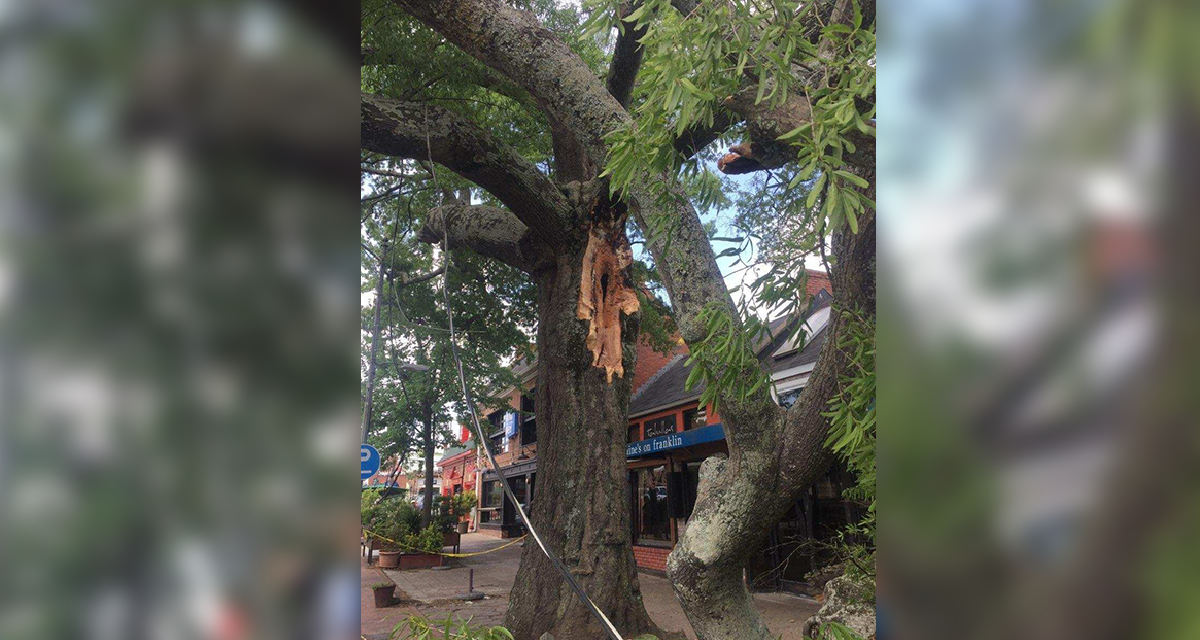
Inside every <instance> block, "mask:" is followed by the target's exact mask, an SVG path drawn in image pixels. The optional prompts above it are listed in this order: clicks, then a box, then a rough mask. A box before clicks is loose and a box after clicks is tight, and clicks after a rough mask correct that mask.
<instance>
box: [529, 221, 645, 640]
mask: <svg viewBox="0 0 1200 640" xmlns="http://www.w3.org/2000/svg"><path fill="white" fill-rule="evenodd" d="M622 220H623V218H622ZM622 228H623V227H622ZM615 240H616V242H615V244H618V245H619V244H622V243H624V246H625V247H627V246H628V244H627V242H625V238H624V232H623V230H622V231H621V232H620V236H619V238H616V239H615ZM581 248H582V247H575V250H574V251H570V250H567V251H562V252H560V253H559V257H558V258H557V260H556V262H555V265H554V267H553V268H551V269H547V270H545V271H542V272H540V273H538V274H537V282H538V298H539V299H538V334H537V353H538V378H537V379H538V384H537V398H536V400H537V421H538V466H537V474H538V479H537V484H536V485H535V494H534V498H533V504H532V516H531V518H532V520H533V524H534V526H535V527H536V528H537V531H538V533H539V535H541V536H542V538H543V540H544V542H545V543H546V544H547V545H548V546H549V547H550V548H551V549H552V550H553V551H554V552H555V553H556V554H558V555H559V557H560V558H561V559H562V561H563V563H564V564H565V565H566V566H567V567H568V569H570V571H571V573H572V574H573V575H574V576H575V577H576V578H577V579H578V580H579V582H580V584H581V585H582V586H583V588H584V590H585V591H586V592H587V594H588V595H589V596H590V597H591V599H592V600H593V601H594V602H595V603H596V606H597V607H598V608H599V609H600V610H601V611H602V612H604V614H605V615H606V616H608V617H609V619H610V620H611V621H612V622H613V624H614V625H616V627H617V629H618V630H620V631H621V633H622V634H624V637H627V638H629V637H634V636H637V635H639V634H642V633H646V632H650V631H654V627H653V624H652V623H651V622H650V618H649V616H648V615H647V614H646V610H645V606H644V604H643V603H642V595H641V587H640V586H639V585H638V578H637V566H636V564H635V563H634V558H633V548H632V546H631V540H630V533H629V532H630V525H629V488H628V482H627V472H626V469H625V437H626V431H627V429H626V423H627V420H628V410H629V395H630V391H631V389H630V387H631V380H632V378H633V370H634V364H635V359H636V357H637V350H636V340H637V331H638V322H637V316H636V315H624V314H621V315H620V316H619V318H620V320H619V322H620V331H621V336H620V364H621V366H622V367H623V369H624V373H623V375H613V376H612V379H611V380H612V381H611V383H610V382H609V381H608V373H607V372H606V370H605V369H603V368H598V367H597V366H594V365H593V361H594V359H595V355H594V353H593V351H592V349H590V348H589V344H595V341H594V340H593V341H591V342H589V339H588V335H589V322H588V321H586V320H580V319H579V318H578V313H579V300H580V296H581V294H580V291H581V286H580V285H581V279H582V278H583V277H584V274H585V271H586V270H585V269H584V265H583V262H584V258H583V254H584V251H582V250H580V249H581ZM606 250H607V251H609V252H619V251H620V250H621V248H620V247H619V246H618V247H614V246H612V244H608V245H607V246H606V247H603V248H600V249H599V251H606ZM622 276H623V282H620V283H618V282H608V281H605V282H604V286H603V287H602V289H603V290H604V291H605V292H606V293H611V291H612V289H613V288H616V287H618V286H619V285H623V286H626V287H627V286H629V280H628V271H627V270H625V271H623V273H622ZM510 597H511V602H510V604H509V608H508V617H507V620H506V626H507V627H508V628H509V630H511V631H512V633H513V636H514V637H515V638H517V639H518V640H525V639H536V638H539V637H541V635H542V634H543V633H546V632H550V633H551V634H553V636H554V637H555V638H556V639H557V640H571V639H584V638H586V639H587V640H594V639H596V638H603V637H605V632H604V631H603V630H602V628H601V626H600V624H599V623H598V622H596V620H595V619H594V618H593V617H592V615H591V614H590V613H589V612H588V610H587V608H586V607H584V605H583V604H581V603H580V601H579V599H578V597H577V596H576V595H575V593H574V592H573V591H572V590H571V588H570V586H569V585H568V584H567V583H566V581H565V580H563V579H562V578H561V576H560V574H559V573H558V571H557V570H555V568H554V566H553V565H552V564H551V563H550V561H549V560H548V559H547V558H546V557H545V555H543V554H542V552H541V550H540V549H538V547H537V545H536V544H533V543H532V542H530V543H529V544H526V545H525V551H524V553H523V554H522V556H521V566H520V570H519V571H518V573H517V579H516V585H515V586H514V587H513V590H512V593H511V596H510Z"/></svg>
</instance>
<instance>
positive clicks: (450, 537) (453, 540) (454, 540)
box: [442, 531, 462, 547]
mask: <svg viewBox="0 0 1200 640" xmlns="http://www.w3.org/2000/svg"><path fill="white" fill-rule="evenodd" d="M460 544H462V534H461V533H459V532H457V531H447V532H445V533H443V534H442V546H443V547H457V546H458V545H460Z"/></svg>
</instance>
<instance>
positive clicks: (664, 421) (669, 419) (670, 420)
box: [642, 413, 679, 439]
mask: <svg viewBox="0 0 1200 640" xmlns="http://www.w3.org/2000/svg"><path fill="white" fill-rule="evenodd" d="M668 424H669V425H670V428H669V430H667V426H668ZM678 429H679V425H678V423H676V421H675V414H674V413H670V414H667V415H665V416H659V417H657V418H653V419H650V420H646V421H645V423H644V424H643V425H642V431H643V433H644V434H645V438H646V439H650V438H656V437H658V436H665V435H670V434H672V433H675V432H676V431H677V430H678Z"/></svg>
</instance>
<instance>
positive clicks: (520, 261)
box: [418, 204, 542, 273]
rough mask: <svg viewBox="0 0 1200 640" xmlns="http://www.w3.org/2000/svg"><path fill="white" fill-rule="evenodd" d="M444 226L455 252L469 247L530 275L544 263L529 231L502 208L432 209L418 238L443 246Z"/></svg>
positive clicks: (451, 206)
mask: <svg viewBox="0 0 1200 640" xmlns="http://www.w3.org/2000/svg"><path fill="white" fill-rule="evenodd" d="M443 224H445V225H446V230H447V232H448V233H449V234H450V246H451V248H453V247H467V248H469V249H471V250H472V251H474V252H475V253H478V254H479V255H481V256H485V257H488V258H492V259H495V260H499V261H500V262H503V263H505V264H507V265H511V266H513V267H516V268H518V269H520V270H522V271H525V272H527V273H532V272H534V271H536V270H537V269H538V267H539V265H540V264H541V263H542V254H541V252H540V251H539V250H538V246H537V243H535V242H534V239H533V233H532V232H531V231H530V230H529V227H527V226H525V224H523V223H522V222H521V221H520V220H518V219H517V217H516V216H514V215H513V214H511V213H509V212H508V211H505V210H504V209H500V208H499V207H491V206H487V205H463V204H454V205H447V206H443V207H437V208H435V209H431V210H430V211H429V217H428V218H427V219H426V220H425V226H423V227H422V228H421V231H420V234H419V235H418V237H419V238H420V239H421V241H422V242H428V243H431V244H432V243H439V242H441V241H442V225H443Z"/></svg>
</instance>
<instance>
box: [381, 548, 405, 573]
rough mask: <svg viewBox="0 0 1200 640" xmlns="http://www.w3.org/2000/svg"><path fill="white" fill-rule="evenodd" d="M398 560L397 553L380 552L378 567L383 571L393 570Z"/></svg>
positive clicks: (398, 555)
mask: <svg viewBox="0 0 1200 640" xmlns="http://www.w3.org/2000/svg"><path fill="white" fill-rule="evenodd" d="M399 559H400V552H399V551H380V552H379V566H380V568H383V569H395V568H396V567H397V566H398V563H399V561H400V560H399Z"/></svg>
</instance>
